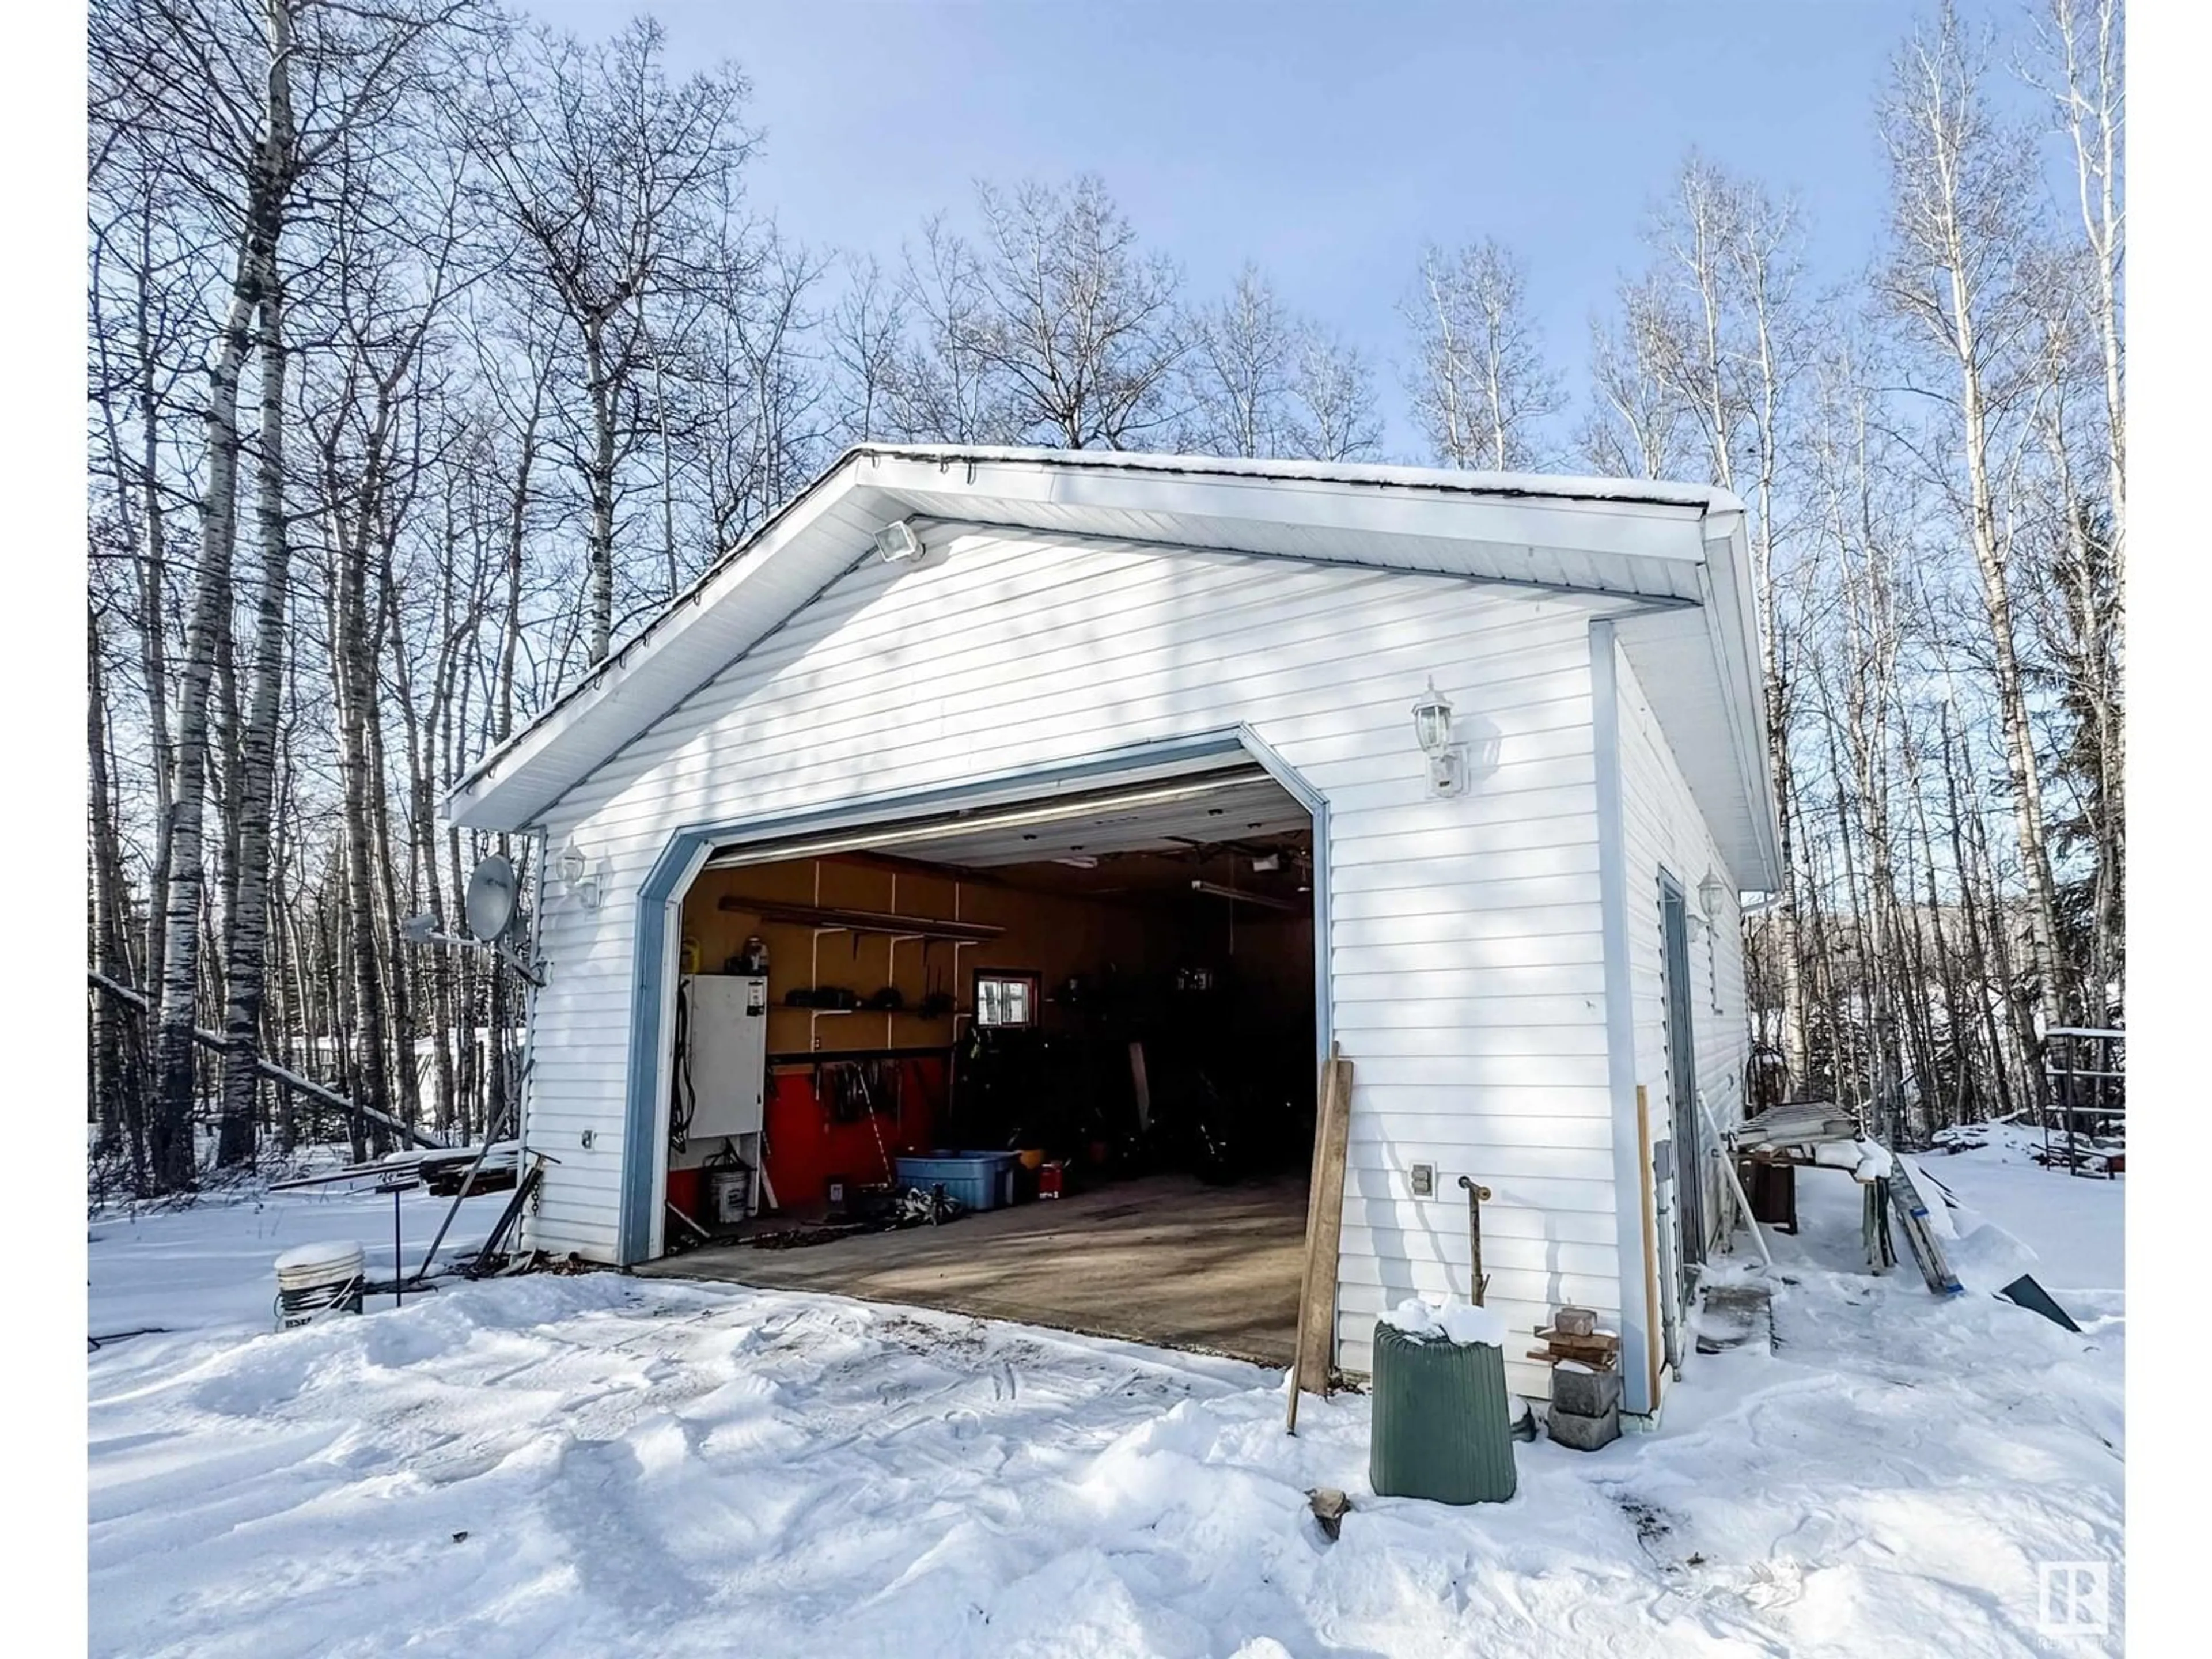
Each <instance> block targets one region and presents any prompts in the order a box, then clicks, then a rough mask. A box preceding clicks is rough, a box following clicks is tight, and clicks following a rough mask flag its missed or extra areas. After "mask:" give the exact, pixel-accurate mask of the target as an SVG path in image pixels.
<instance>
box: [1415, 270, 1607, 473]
mask: <svg viewBox="0 0 2212 1659" xmlns="http://www.w3.org/2000/svg"><path fill="white" fill-rule="evenodd" d="M1400 309H1401V313H1402V314H1403V315H1404V317H1405V319H1406V323H1407V326H1408V327H1409V328H1410V329H1411V330H1412V331H1413V353H1414V356H1413V366H1412V368H1411V369H1410V370H1409V372H1408V374H1407V381H1406V390H1407V394H1408V395H1409V396H1410V397H1411V398H1412V399H1413V416H1414V418H1415V419H1416V420H1417V421H1418V422H1419V423H1420V426H1421V428H1422V430H1423V432H1424V433H1425V434H1426V435H1427V437H1428V441H1429V448H1430V451H1431V453H1432V454H1433V455H1434V457H1435V458H1436V459H1437V461H1438V462H1439V463H1441V464H1442V465H1446V466H1458V467H1486V468H1488V469H1489V470H1491V471H1496V472H1512V471H1525V470H1527V469H1528V468H1531V467H1534V466H1535V465H1539V463H1540V458H1541V453H1542V449H1541V441H1540V434H1541V423H1542V422H1545V421H1546V420H1547V419H1549V418H1550V417H1551V416H1553V415H1554V414H1556V413H1557V412H1558V411H1559V410H1561V409H1562V408H1564V407H1565V404H1566V398H1565V392H1562V391H1561V390H1560V382H1559V375H1558V374H1555V373H1554V372H1553V370H1552V369H1551V368H1548V367H1547V365H1546V363H1545V361H1544V354H1543V349H1542V346H1541V343H1540V342H1539V340H1538V337H1537V332H1536V325H1535V323H1534V319H1532V318H1531V317H1530V316H1529V314H1528V277H1527V275H1526V273H1525V272H1524V270H1522V264H1521V261H1520V259H1519V258H1517V257H1516V255H1515V254H1514V253H1513V252H1511V250H1510V249H1509V248H1507V247H1506V246H1504V244H1503V243H1501V242H1499V241H1498V240H1496V239H1494V238H1492V239H1490V240H1485V241H1481V242H1476V243H1473V244H1471V245H1469V246H1466V247H1462V248H1459V249H1456V250H1453V251H1450V252H1447V251H1446V250H1444V249H1443V248H1441V247H1438V246H1434V245H1433V244H1432V245H1431V246H1429V247H1428V248H1427V249H1426V250H1425V252H1423V253H1422V255H1421V270H1420V275H1419V279H1418V282H1417V283H1416V285H1415V289H1414V292H1413V295H1411V296H1410V297H1409V298H1407V300H1406V301H1405V302H1404V303H1403V304H1402V306H1401V307H1400Z"/></svg>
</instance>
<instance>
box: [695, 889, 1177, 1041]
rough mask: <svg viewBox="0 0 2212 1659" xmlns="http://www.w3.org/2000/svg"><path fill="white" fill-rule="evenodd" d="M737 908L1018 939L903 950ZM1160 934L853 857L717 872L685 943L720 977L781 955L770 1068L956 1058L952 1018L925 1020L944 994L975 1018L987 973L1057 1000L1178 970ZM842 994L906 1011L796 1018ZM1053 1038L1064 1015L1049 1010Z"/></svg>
mask: <svg viewBox="0 0 2212 1659" xmlns="http://www.w3.org/2000/svg"><path fill="white" fill-rule="evenodd" d="M725 897H731V898H738V897H744V898H754V899H764V900H770V901H777V902H782V903H786V904H809V905H823V906H828V907H831V908H839V909H848V910H876V911H883V912H888V913H891V914H895V915H902V916H913V917H916V918H925V919H928V920H933V921H971V922H983V923H987V924H991V925H994V926H997V927H1004V928H1005V929H1006V932H1005V933H1003V934H1002V935H1001V936H1000V938H998V939H992V940H989V941H987V942H986V943H983V944H980V945H962V946H961V947H960V948H959V949H958V950H957V951H955V950H954V948H953V946H952V945H951V943H950V942H949V941H946V940H943V939H933V940H930V941H928V942H927V944H926V945H925V944H923V943H922V942H920V941H916V940H913V939H902V940H899V941H896V945H894V942H893V941H892V940H891V939H889V938H887V937H883V936H880V935H873V934H865V933H859V934H856V933H823V934H821V935H820V936H819V938H818V939H817V936H816V934H815V932H814V930H813V928H812V927H809V926H808V925H806V924H805V923H803V922H788V921H763V919H762V918H761V917H760V916H759V915H757V913H754V912H751V911H747V910H730V909H724V908H721V901H722V900H723V899H724V898H725ZM1164 933H1167V930H1163V929H1161V928H1160V927H1158V925H1157V924H1154V925H1148V924H1147V923H1146V920H1145V918H1144V917H1143V916H1142V915H1139V914H1137V913H1135V912H1133V911H1131V910H1128V909H1126V908H1121V907H1119V906H1116V905H1114V904H1110V903H1104V902H1099V901H1097V900H1094V899H1084V898H1078V897H1074V896H1066V895H1062V894H1057V893H1033V892H1029V891H1025V890H1021V889H1018V888H1012V887H1006V886H1001V885H999V884H995V883H990V882H979V881H963V882H956V881H954V880H953V879H952V878H951V877H949V876H943V875H939V874H937V873H935V872H921V871H914V870H907V869H896V870H894V869H890V868H887V867H885V866H882V865H878V864H873V863H871V862H867V861H865V860H856V859H850V858H825V859H804V860H794V861H793V862H790V863H787V864H767V865H758V866H750V867H748V868H744V869H737V870H708V871H705V872H702V873H701V875H700V877H699V878H698V880H697V881H696V882H695V883H693V884H692V887H691V890H690V893H689V894H687V895H686V896H685V897H684V937H685V938H686V939H692V940H696V941H697V944H698V946H699V958H700V963H701V967H702V970H703V971H705V972H708V973H720V972H721V971H723V969H724V968H725V966H726V963H728V962H729V960H730V959H731V958H732V957H735V956H736V955H737V954H738V951H741V950H742V949H744V942H745V939H746V937H747V936H748V935H750V934H757V935H758V936H759V938H760V939H761V941H762V943H763V944H764V945H767V947H768V953H769V970H768V994H769V1017H768V1018H769V1032H768V1051H769V1055H770V1056H771V1058H772V1059H773V1058H774V1057H776V1056H794V1055H799V1054H854V1053H867V1052H877V1051H880V1050H882V1049H885V1048H951V1046H952V1042H953V1039H954V1024H953V1021H952V1019H951V1018H949V1017H943V1018H933V1019H925V1018H922V1017H921V1015H920V1014H918V1013H916V1012H914V1010H915V1008H916V1007H917V1006H919V1005H920V1003H921V1000H922V998H923V997H924V996H926V995H927V994H928V993H929V992H930V991H931V990H932V989H933V988H934V989H938V990H944V991H950V992H951V994H952V995H953V996H954V997H955V998H956V999H957V1001H958V1004H959V1007H960V1010H961V1011H962V1012H966V1011H967V1010H968V1009H969V1007H970V1006H971V1004H972V1001H973V998H972V994H971V988H970V987H971V985H972V982H973V980H974V976H975V972H976V970H977V969H985V970H989V969H1012V970H1021V971H1025V972H1029V973H1034V974H1036V975H1039V976H1040V977H1041V978H1042V981H1043V982H1044V987H1045V988H1046V989H1047V990H1049V989H1050V988H1051V987H1053V986H1054V985H1056V984H1058V983H1059V982H1060V981H1063V980H1065V979H1066V978H1067V977H1068V976H1069V975H1073V974H1082V973H1090V974H1097V973H1103V971H1105V970H1106V969H1108V968H1109V967H1118V968H1120V969H1122V970H1123V971H1125V972H1132V973H1134V972H1141V971H1146V970H1149V969H1158V968H1162V967H1166V966H1170V965H1172V957H1171V956H1163V955H1162V951H1164V950H1169V951H1171V950H1172V949H1173V948H1175V947H1176V940H1175V939H1173V938H1172V936H1171V934H1167V936H1165V937H1164ZM817 985H842V986H843V987H846V988H847V989H848V990H850V991H853V992H854V993H856V994H858V995H860V996H861V997H863V998H866V997H867V996H869V995H870V994H872V993H874V992H876V991H878V990H879V989H881V988H882V987H884V986H885V985H896V986H897V987H898V988H899V991H900V993H901V994H902V995H903V996H904V998H905V999H906V1004H907V1009H906V1012H901V1013H894V1014H886V1013H881V1012H870V1011H867V1010H865V1009H864V1010H860V1011H859V1012H853V1013H825V1012H818V1011H817V1010H814V1009H809V1008H793V1007H789V1006H786V1004H785V1002H784V1000H783V999H784V996H785V994H787V992H789V991H790V990H791V989H792V987H794V986H809V987H811V986H817ZM1042 1015H1043V1019H1044V1022H1045V1024H1047V1025H1048V1026H1049V1025H1050V1024H1052V1022H1053V1020H1054V1010H1053V1008H1052V1007H1051V1006H1049V1005H1048V1006H1046V1007H1045V1008H1044V1010H1043V1011H1042Z"/></svg>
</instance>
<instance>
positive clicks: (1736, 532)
mask: <svg viewBox="0 0 2212 1659" xmlns="http://www.w3.org/2000/svg"><path fill="white" fill-rule="evenodd" d="M1745 517H1746V515H1745V514H1743V513H1723V514H1717V515H1715V518H1714V520H1713V521H1712V523H1711V525H1710V526H1709V527H1708V529H1707V532H1706V539H1705V565H1704V568H1703V569H1702V570H1701V571H1700V572H1699V579H1698V580H1699V586H1700V587H1701V589H1702V590H1703V591H1704V593H1705V617H1706V629H1707V632H1708V634H1709V635H1711V640H1712V647H1713V657H1714V661H1715V665H1716V666H1717V668H1718V670H1719V671H1720V676H1721V690H1722V697H1721V700H1722V702H1723V704H1724V705H1725V706H1726V707H1727V709H1728V718H1729V736H1730V737H1731V738H1732V739H1733V740H1734V741H1733V747H1734V749H1735V757H1736V770H1737V773H1738V775H1739V777H1740V778H1741V782H1742V787H1743V791H1744V801H1745V804H1746V805H1747V807H1748V809H1749V811H1750V815H1751V820H1752V823H1753V831H1754V833H1755V835H1756V836H1757V837H1758V843H1759V845H1758V852H1759V862H1760V864H1761V866H1762V868H1761V869H1760V870H1759V872H1756V873H1757V874H1758V875H1759V877H1760V878H1762V879H1761V880H1760V881H1759V882H1758V883H1756V884H1754V885H1757V886H1759V887H1760V888H1762V889H1764V890H1771V889H1772V887H1773V884H1775V883H1776V882H1778V881H1779V880H1780V879H1781V871H1782V847H1781V838H1780V830H1779V828H1778V825H1777V823H1776V821H1775V804H1774V775H1773V773H1772V772H1771V770H1770V769H1769V768H1768V766H1767V763H1766V732H1765V720H1764V719H1763V718H1760V719H1758V720H1753V721H1752V722H1751V723H1749V724H1747V723H1746V721H1745V720H1744V717H1743V711H1744V710H1745V709H1747V708H1748V709H1751V710H1753V711H1754V712H1757V711H1763V710H1764V709H1765V706H1766V688H1765V675H1764V673H1763V671H1762V670H1761V668H1760V665H1759V646H1758V641H1757V638H1756V634H1757V623H1756V622H1755V621H1754V618H1755V617H1756V615H1757V611H1756V609H1755V606H1756V605H1757V599H1756V598H1755V597H1754V594H1753V588H1752V582H1751V569H1750V565H1751V559H1750V552H1751V544H1750V536H1749V533H1748V532H1747V528H1746V523H1745ZM1716 574H1718V576H1719V577H1720V578H1721V580H1715V576H1716ZM1723 594H1726V595H1727V601H1724V600H1723ZM1744 873H1751V872H1744Z"/></svg>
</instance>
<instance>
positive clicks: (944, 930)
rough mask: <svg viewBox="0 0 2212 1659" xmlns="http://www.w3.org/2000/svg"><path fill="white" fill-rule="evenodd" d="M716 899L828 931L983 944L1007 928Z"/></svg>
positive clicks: (728, 896)
mask: <svg viewBox="0 0 2212 1659" xmlns="http://www.w3.org/2000/svg"><path fill="white" fill-rule="evenodd" d="M715 904H716V906H717V908H720V909H724V910H735V911H738V912H739V913H740V914H742V915H750V916H758V917H759V918H760V919H761V920H762V921H788V922H796V923H798V924H799V926H801V927H816V928H818V929H820V930H822V931H823V932H824V933H875V934H884V935H888V936H889V937H891V938H894V939H951V940H954V941H957V942H961V943H965V944H969V945H981V943H983V942H984V941H985V940H986V939H997V938H998V937H999V936H1000V934H1002V933H1005V932H1006V929H1005V928H1003V927H998V926H996V925H994V924H993V923H990V922H985V921H939V920H938V919H937V918H935V917H932V916H901V915H892V914H891V913H890V912H888V911H884V910H841V909H837V908H833V907H830V906H827V905H819V904H788V903H785V902H781V901H780V900H769V899H749V898H745V897H744V896H741V895H739V894H736V893H726V894H724V895H723V896H721V897H720V898H719V899H717V900H716V901H715Z"/></svg>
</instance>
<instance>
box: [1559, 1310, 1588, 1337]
mask: <svg viewBox="0 0 2212 1659" xmlns="http://www.w3.org/2000/svg"><path fill="white" fill-rule="evenodd" d="M1552 1328H1553V1330H1555V1331H1557V1332H1558V1333H1559V1334H1560V1335H1561V1336H1588V1335H1589V1334H1590V1333H1591V1332H1592V1331H1595V1329H1596V1328H1597V1315H1596V1313H1595V1311H1594V1310H1591V1309H1589V1308H1576V1307H1565V1308H1561V1309H1559V1310H1558V1311H1557V1312H1555V1313H1554V1314H1553V1316H1552Z"/></svg>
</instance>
